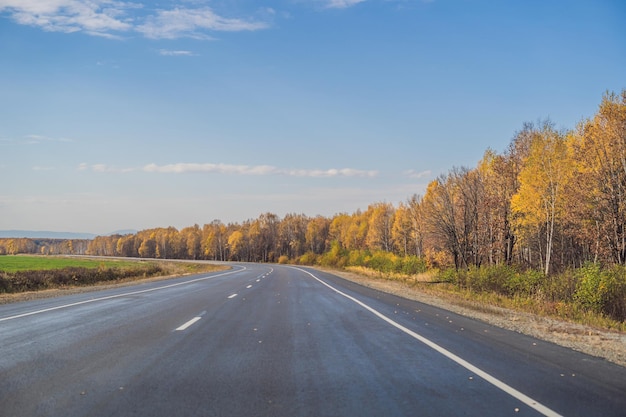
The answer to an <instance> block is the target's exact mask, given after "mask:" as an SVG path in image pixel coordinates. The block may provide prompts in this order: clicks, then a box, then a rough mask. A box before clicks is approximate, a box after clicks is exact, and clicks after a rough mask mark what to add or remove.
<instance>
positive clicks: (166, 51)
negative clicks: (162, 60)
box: [159, 49, 196, 56]
mask: <svg viewBox="0 0 626 417" xmlns="http://www.w3.org/2000/svg"><path fill="white" fill-rule="evenodd" d="M159 55H163V56H196V54H194V53H193V52H191V51H172V50H169V49H159Z"/></svg>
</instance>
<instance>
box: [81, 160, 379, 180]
mask: <svg viewBox="0 0 626 417" xmlns="http://www.w3.org/2000/svg"><path fill="white" fill-rule="evenodd" d="M77 169H78V170H79V171H86V170H89V169H90V170H92V171H93V172H110V173H128V172H136V171H143V172H147V173H159V174H225V175H255V176H262V175H283V176H288V177H308V178H334V177H361V178H373V177H376V176H378V171H366V170H360V169H353V168H342V169H336V168H332V169H327V170H321V169H282V168H277V167H274V166H272V165H252V166H250V165H233V164H221V163H220V164H213V163H204V164H198V163H178V164H167V165H157V164H148V165H145V166H144V167H142V168H118V167H114V166H109V165H106V164H93V165H89V164H87V163H81V164H80V165H79V166H78V168H77Z"/></svg>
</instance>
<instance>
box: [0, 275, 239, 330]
mask: <svg viewBox="0 0 626 417" xmlns="http://www.w3.org/2000/svg"><path fill="white" fill-rule="evenodd" d="M237 267H239V268H242V269H238V270H236V271H229V272H224V273H223V274H218V275H211V276H208V277H202V278H196V279H192V280H190V281H185V282H177V283H176V284H169V285H164V286H162V287H156V288H149V289H147V290H139V291H131V292H125V293H123V294H116V295H109V296H107V297H99V298H92V299H90V300H85V301H79V302H76V303H70V304H63V305H60V306H56V307H50V308H44V309H43V310H36V311H30V312H28V313H23V314H17V315H15V316H9V317H4V318H0V322H3V321H7V320H13V319H19V318H22V317H27V316H33V315H35V314H41V313H47V312H49V311H54V310H61V309H63V308H68V307H75V306H79V305H82V304H89V303H95V302H96V301H104V300H112V299H114V298H121V297H127V296H129V295H136V294H144V293H147V292H153V291H159V290H165V289H167V288H172V287H178V286H180V285H186V284H192V283H194V282H199V281H206V280H209V279H213V278H217V277H222V276H224V275H230V274H235V273H238V272H241V271H243V270H246V269H247V268H246V267H243V266H241V267H240V266H238V265H237Z"/></svg>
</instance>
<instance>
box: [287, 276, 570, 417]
mask: <svg viewBox="0 0 626 417" xmlns="http://www.w3.org/2000/svg"><path fill="white" fill-rule="evenodd" d="M292 268H294V269H297V270H298V271H302V272H304V273H306V274H309V275H310V276H312V277H313V278H315V279H316V280H317V281H319V282H320V283H322V284H324V285H325V286H327V287H328V288H330V289H331V290H333V291H335V292H336V293H337V294H339V295H342V296H344V297H346V298H347V299H348V300H351V301H353V302H355V303H356V304H358V305H360V306H361V307H363V308H364V309H366V310H368V311H369V312H371V313H372V314H374V315H375V316H377V317H379V318H380V319H382V320H384V321H386V322H387V323H389V324H391V325H392V326H394V327H396V328H397V329H400V330H402V331H403V332H404V333H406V334H408V335H409V336H411V337H413V338H414V339H417V340H419V341H420V342H422V343H424V344H425V345H426V346H428V347H430V348H432V349H434V350H435V351H437V352H439V353H440V354H442V355H443V356H445V357H447V358H448V359H451V360H453V361H454V362H456V363H457V364H459V365H461V366H462V367H464V368H465V369H467V370H468V371H470V372H473V373H474V374H476V375H478V376H479V377H481V378H482V379H484V380H485V381H487V382H489V383H490V384H491V385H493V386H495V387H496V388H499V389H501V390H502V391H504V392H506V393H507V394H509V395H510V396H512V397H514V398H516V399H518V400H519V401H521V402H523V403H524V404H526V405H527V406H529V407H531V408H533V409H535V410H536V411H538V412H539V413H541V414H543V415H544V416H547V417H563V416H562V415H561V414H559V413H557V412H556V411H554V410H552V409H550V408H548V407H546V406H545V405H543V404H541V403H540V402H538V401H535V400H533V399H532V398H530V397H529V396H527V395H526V394H523V393H521V392H520V391H518V390H516V389H515V388H513V387H511V386H510V385H508V384H506V383H505V382H502V381H500V380H499V379H498V378H496V377H494V376H492V375H490V374H488V373H487V372H485V371H483V370H482V369H480V368H478V367H476V366H474V365H472V364H471V363H469V362H467V361H466V360H465V359H463V358H461V357H459V356H457V355H455V354H454V353H452V352H450V351H449V350H447V349H445V348H443V347H441V346H439V345H438V344H436V343H435V342H433V341H431V340H430V339H427V338H425V337H424V336H421V335H419V334H417V333H415V332H414V331H412V330H410V329H408V328H406V327H404V326H403V325H401V324H399V323H397V322H395V321H393V320H391V319H390V318H389V317H387V316H385V315H384V314H382V313H380V312H379V311H378V310H374V309H373V308H372V307H370V306H368V305H367V304H365V303H363V302H361V301H359V300H357V299H356V298H354V297H352V296H350V295H348V294H346V293H343V292H341V291H339V290H338V289H336V288H335V287H333V286H331V285H330V284H327V283H326V282H324V281H322V280H321V279H319V278H318V277H316V276H315V275H313V274H312V273H310V272H309V271H306V270H304V269H300V268H295V267H292Z"/></svg>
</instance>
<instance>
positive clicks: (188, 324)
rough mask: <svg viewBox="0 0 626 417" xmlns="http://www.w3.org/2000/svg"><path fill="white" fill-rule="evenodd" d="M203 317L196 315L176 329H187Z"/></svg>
mask: <svg viewBox="0 0 626 417" xmlns="http://www.w3.org/2000/svg"><path fill="white" fill-rule="evenodd" d="M201 318H202V317H194V318H192V319H191V320H189V321H188V322H187V323H185V324H183V325H182V326H180V327H178V328H176V330H175V331H183V330H186V329H187V328H188V327H189V326H191V325H192V324H194V323H195V322H197V321H198V320H200V319H201Z"/></svg>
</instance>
